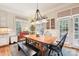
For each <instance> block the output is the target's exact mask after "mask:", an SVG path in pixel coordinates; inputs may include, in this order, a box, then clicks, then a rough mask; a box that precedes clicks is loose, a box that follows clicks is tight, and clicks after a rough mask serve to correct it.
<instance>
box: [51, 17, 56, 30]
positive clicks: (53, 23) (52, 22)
mask: <svg viewBox="0 0 79 59" xmlns="http://www.w3.org/2000/svg"><path fill="white" fill-rule="evenodd" d="M51 29H55V19H54V18H53V19H51Z"/></svg>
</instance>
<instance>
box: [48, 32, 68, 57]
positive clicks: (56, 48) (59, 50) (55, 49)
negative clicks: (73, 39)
mask: <svg viewBox="0 0 79 59" xmlns="http://www.w3.org/2000/svg"><path fill="white" fill-rule="evenodd" d="M67 34H68V33H66V34H65V35H64V36H63V37H62V39H61V41H59V42H58V44H57V45H50V46H49V52H48V56H51V55H56V54H57V55H58V56H60V55H61V56H63V53H62V47H63V45H64V43H65V40H66V37H67ZM55 53H56V54H55Z"/></svg>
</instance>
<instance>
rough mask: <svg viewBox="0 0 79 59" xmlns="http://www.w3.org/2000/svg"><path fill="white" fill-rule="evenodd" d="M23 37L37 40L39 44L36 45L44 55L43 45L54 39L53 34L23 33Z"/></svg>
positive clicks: (50, 42)
mask: <svg viewBox="0 0 79 59" xmlns="http://www.w3.org/2000/svg"><path fill="white" fill-rule="evenodd" d="M24 37H25V38H27V39H29V40H32V41H36V42H39V45H37V46H36V47H37V48H39V49H40V51H41V55H44V53H45V48H44V45H50V44H53V43H54V42H55V41H56V37H55V36H47V35H45V36H36V35H24Z"/></svg>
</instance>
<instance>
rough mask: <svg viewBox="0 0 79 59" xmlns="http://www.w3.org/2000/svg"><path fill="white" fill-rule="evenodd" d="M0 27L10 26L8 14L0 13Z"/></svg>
mask: <svg viewBox="0 0 79 59" xmlns="http://www.w3.org/2000/svg"><path fill="white" fill-rule="evenodd" d="M0 27H8V26H7V14H6V13H1V14H0Z"/></svg>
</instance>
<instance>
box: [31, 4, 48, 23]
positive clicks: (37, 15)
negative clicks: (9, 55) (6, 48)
mask: <svg viewBox="0 0 79 59" xmlns="http://www.w3.org/2000/svg"><path fill="white" fill-rule="evenodd" d="M34 20H35V21H33V22H32V23H31V24H41V23H47V20H46V17H43V16H42V15H41V14H40V11H39V9H38V3H37V9H36V13H35V18H34Z"/></svg>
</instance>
